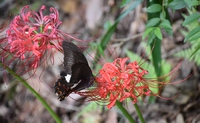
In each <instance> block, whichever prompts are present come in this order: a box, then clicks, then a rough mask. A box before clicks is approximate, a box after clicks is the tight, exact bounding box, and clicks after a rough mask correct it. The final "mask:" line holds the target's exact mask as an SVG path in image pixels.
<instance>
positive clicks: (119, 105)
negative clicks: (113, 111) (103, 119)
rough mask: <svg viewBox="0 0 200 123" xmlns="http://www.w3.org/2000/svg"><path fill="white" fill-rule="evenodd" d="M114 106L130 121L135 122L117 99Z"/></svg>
mask: <svg viewBox="0 0 200 123" xmlns="http://www.w3.org/2000/svg"><path fill="white" fill-rule="evenodd" d="M115 104H116V106H117V107H118V108H119V109H120V110H121V112H122V113H123V114H124V116H125V117H126V118H127V119H128V120H129V122H130V123H135V120H134V119H133V118H132V117H131V115H130V114H129V113H128V111H127V110H126V109H125V108H124V107H123V106H122V104H121V103H120V102H118V101H116V103H115Z"/></svg>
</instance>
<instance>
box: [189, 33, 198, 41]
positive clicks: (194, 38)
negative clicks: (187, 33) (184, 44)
mask: <svg viewBox="0 0 200 123" xmlns="http://www.w3.org/2000/svg"><path fill="white" fill-rule="evenodd" d="M198 38H200V33H196V34H194V35H193V36H191V37H190V38H189V39H188V40H189V41H190V42H191V41H194V40H196V39H198Z"/></svg>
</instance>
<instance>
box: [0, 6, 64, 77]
mask: <svg viewBox="0 0 200 123" xmlns="http://www.w3.org/2000/svg"><path fill="white" fill-rule="evenodd" d="M45 9H46V7H45V6H42V7H41V8H40V10H39V12H38V13H37V12H35V11H33V10H30V8H29V6H24V7H23V8H22V10H21V13H20V15H17V16H16V17H15V18H14V19H13V20H12V22H11V24H10V25H9V28H8V30H7V31H6V37H4V38H3V39H1V40H0V45H1V56H2V59H1V61H2V62H3V64H4V65H7V66H8V65H10V64H11V62H13V61H14V60H16V59H19V60H20V61H21V62H22V63H21V65H23V66H27V67H28V70H32V69H36V68H37V67H38V66H39V65H40V64H41V63H42V62H44V61H45V54H46V53H48V54H52V53H53V51H52V49H56V50H59V51H60V50H61V42H62V41H63V36H62V35H61V31H59V30H58V26H59V25H60V24H61V23H62V22H61V21H59V13H58V11H57V10H56V9H55V8H52V7H51V8H50V14H49V15H43V11H44V10H45ZM10 55H11V56H12V57H11V56H10ZM42 59H43V60H42ZM28 70H27V71H28ZM21 71H22V70H21ZM27 71H23V73H25V72H27Z"/></svg>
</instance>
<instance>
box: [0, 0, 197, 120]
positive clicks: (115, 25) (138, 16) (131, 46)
mask: <svg viewBox="0 0 200 123" xmlns="http://www.w3.org/2000/svg"><path fill="white" fill-rule="evenodd" d="M164 2H165V1H164ZM197 2H198V1H196V0H191V1H190V2H188V1H187V0H183V1H182V0H171V1H170V2H169V3H163V6H165V7H167V8H168V16H169V17H166V15H167V14H166V11H165V10H163V6H160V5H159V4H152V5H151V6H149V7H146V6H147V5H148V2H145V1H142V0H138V1H136V2H135V3H134V4H132V1H131V0H123V1H115V0H108V1H106V0H104V1H103V0H102V1H99V0H82V1H81V0H65V1H64V0H57V1H53V0H49V1H46V0H43V1H38V0H35V1H23V0H18V1H12V0H8V1H7V0H4V1H1V2H0V11H1V13H0V16H1V19H0V22H1V23H2V24H3V23H5V22H9V21H11V20H12V18H13V17H14V16H15V15H17V14H19V11H20V9H21V8H22V7H23V6H24V5H27V4H28V5H30V6H31V8H32V9H34V10H38V9H39V8H40V6H41V5H46V6H47V7H51V6H53V7H55V8H56V9H58V10H59V13H60V19H61V20H62V22H63V24H62V26H61V27H60V29H61V30H62V31H65V32H67V33H70V34H72V35H73V36H75V37H77V38H80V39H82V40H91V39H93V41H92V42H91V43H90V45H89V46H87V50H85V52H84V53H85V55H86V57H87V59H88V61H89V62H90V65H91V67H93V66H94V65H96V66H95V67H96V68H95V69H93V71H94V73H97V70H98V69H99V68H100V67H101V65H102V64H103V63H105V62H108V61H112V59H113V58H116V57H126V56H128V57H130V59H131V60H132V61H133V60H137V61H140V63H143V61H145V62H144V64H143V67H144V68H146V69H148V71H149V73H150V74H149V76H147V77H150V78H155V77H156V76H158V73H156V72H157V71H155V69H154V65H155V63H154V62H152V63H150V62H148V61H152V60H153V59H155V57H157V56H159V53H158V52H157V54H156V53H154V52H152V47H153V48H155V49H156V48H157V46H156V45H155V43H153V41H154V39H155V38H157V39H158V40H162V42H161V43H160V46H161V47H160V48H161V49H160V51H161V52H160V53H161V54H162V55H161V57H160V60H161V66H162V72H160V73H162V74H166V73H168V72H169V71H170V70H171V69H173V68H175V67H176V66H177V64H179V63H180V60H181V59H184V60H183V61H182V63H181V66H180V68H179V70H178V75H177V76H176V78H174V80H173V81H180V80H183V79H184V78H186V77H187V76H189V75H190V74H191V73H192V76H191V77H190V78H188V79H187V80H185V81H184V82H182V83H180V84H177V85H168V86H166V87H165V88H163V90H162V93H161V95H162V96H163V97H173V96H174V95H176V94H177V93H179V95H178V96H177V97H176V98H174V99H171V100H167V99H160V98H147V99H146V103H143V102H142V101H141V102H139V103H138V104H139V106H140V108H141V111H142V114H143V115H144V118H145V120H146V122H147V123H198V122H200V98H199V95H200V83H199V70H200V68H199V65H200V58H199V57H200V55H199V52H200V51H199V50H198V49H199V48H200V44H199V40H200V39H199V38H198V37H199V30H200V28H199V17H200V14H199V10H200V8H199V6H196V7H195V8H193V6H194V5H197ZM122 7H124V8H125V9H122ZM147 12H148V13H150V14H151V13H156V12H159V13H160V14H159V16H158V17H152V19H149V18H148V14H147ZM121 13H123V14H121ZM166 18H167V19H166ZM76 43H77V42H76ZM148 44H152V45H148ZM77 45H80V46H81V44H80V43H77ZM95 50H97V51H98V52H97V54H101V55H102V56H103V57H101V61H100V62H98V64H97V63H95V62H93V61H94V59H95V55H94V53H95ZM151 54H156V55H155V56H153V55H151ZM101 55H100V56H101ZM96 56H98V55H96ZM98 57H99V56H98ZM62 59H63V55H62V54H60V53H57V54H56V55H55V62H54V64H53V65H51V64H49V65H48V66H46V67H45V70H44V71H43V66H41V68H39V69H38V70H37V74H36V75H35V76H34V77H32V78H31V79H29V80H28V83H29V84H30V85H31V86H32V87H33V88H34V89H35V90H36V91H37V92H38V93H39V94H41V96H42V97H44V99H45V100H46V101H47V103H48V104H49V105H50V106H51V107H52V109H53V110H54V111H56V113H57V114H58V116H59V117H60V118H61V120H62V121H63V122H64V123H65V122H67V123H79V122H80V123H102V122H103V123H104V122H105V123H110V122H112V123H126V122H128V121H127V119H126V118H125V117H124V116H123V115H122V114H121V112H120V111H119V110H118V109H117V108H112V109H111V110H108V109H106V107H104V105H105V104H101V103H95V102H85V101H83V100H82V99H81V97H79V96H78V95H76V94H72V95H70V97H71V98H66V99H65V100H64V101H62V102H60V101H58V100H57V97H56V95H55V94H54V91H53V88H52V87H53V85H54V83H55V81H56V80H57V79H58V78H59V72H60V70H61V68H62ZM92 62H93V63H92ZM97 66H98V67H97ZM155 66H156V65H155ZM14 67H15V66H14ZM42 71H43V72H42ZM41 72H42V76H40V74H41ZM3 73H4V70H3V69H1V71H0V74H1V78H0V80H1V81H0V109H1V110H0V121H1V122H2V123H7V122H9V123H18V122H20V123H36V122H38V123H39V122H49V123H53V122H55V121H54V120H53V118H52V117H51V116H50V114H49V113H48V112H47V111H46V109H45V108H44V107H43V105H42V104H41V103H40V102H39V101H38V100H37V99H36V98H35V96H34V95H33V94H32V93H30V92H29V90H27V89H26V88H25V87H24V86H23V85H22V84H21V83H20V82H18V81H17V80H15V79H14V78H12V77H11V76H10V80H9V83H6V82H4V80H3V79H4V75H3ZM154 91H155V92H156V91H158V90H156V89H155V90H154ZM72 98H73V99H72ZM124 105H125V107H126V108H127V109H128V111H129V112H130V114H131V115H132V116H133V118H134V119H136V120H138V119H137V114H136V112H135V109H134V107H133V105H132V103H131V101H127V102H124Z"/></svg>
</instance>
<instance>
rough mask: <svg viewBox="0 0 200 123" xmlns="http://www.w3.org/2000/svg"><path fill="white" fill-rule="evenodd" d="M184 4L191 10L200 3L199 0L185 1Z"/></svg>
mask: <svg viewBox="0 0 200 123" xmlns="http://www.w3.org/2000/svg"><path fill="white" fill-rule="evenodd" d="M184 2H185V3H186V4H187V6H188V7H189V8H191V7H192V6H197V5H199V3H200V2H199V0H184Z"/></svg>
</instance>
